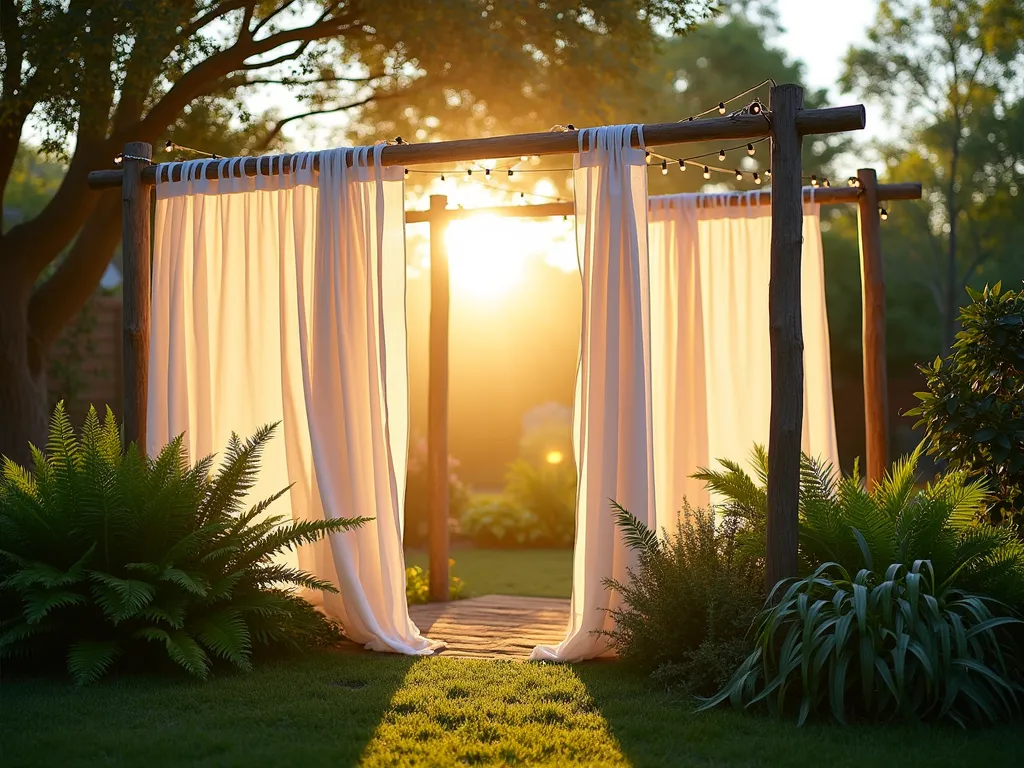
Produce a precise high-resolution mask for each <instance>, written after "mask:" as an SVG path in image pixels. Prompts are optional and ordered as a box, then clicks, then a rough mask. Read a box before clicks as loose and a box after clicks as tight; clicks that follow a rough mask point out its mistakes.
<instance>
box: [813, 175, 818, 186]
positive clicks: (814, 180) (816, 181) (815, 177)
mask: <svg viewBox="0 0 1024 768" xmlns="http://www.w3.org/2000/svg"><path fill="white" fill-rule="evenodd" d="M811 186H812V187H816V186H818V177H817V176H815V175H814V174H813V173H812V174H811Z"/></svg>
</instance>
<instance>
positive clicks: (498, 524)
mask: <svg viewBox="0 0 1024 768" xmlns="http://www.w3.org/2000/svg"><path fill="white" fill-rule="evenodd" d="M461 529H462V533H463V535H464V536H467V537H469V539H470V540H471V541H472V542H473V543H474V544H476V545H477V546H478V547H498V548H502V549H510V548H520V547H542V546H544V543H543V539H542V533H541V528H540V523H539V521H538V519H537V516H536V515H535V514H534V513H533V512H531V511H530V510H528V509H524V508H523V507H521V506H519V505H518V504H515V503H513V502H511V501H509V500H507V499H504V498H498V499H492V500H489V501H486V502H484V503H483V504H477V505H474V506H471V507H470V508H469V509H467V510H466V511H465V512H463V513H462V520H461Z"/></svg>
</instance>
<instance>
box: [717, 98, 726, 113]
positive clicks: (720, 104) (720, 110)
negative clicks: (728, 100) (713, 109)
mask: <svg viewBox="0 0 1024 768" xmlns="http://www.w3.org/2000/svg"><path fill="white" fill-rule="evenodd" d="M718 114H720V115H724V114H725V102H724V101H720V102H718Z"/></svg>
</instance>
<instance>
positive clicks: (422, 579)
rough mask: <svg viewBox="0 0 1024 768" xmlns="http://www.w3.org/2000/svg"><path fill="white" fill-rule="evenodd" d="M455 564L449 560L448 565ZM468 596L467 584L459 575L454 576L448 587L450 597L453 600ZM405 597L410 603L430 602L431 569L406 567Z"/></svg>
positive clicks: (416, 566)
mask: <svg viewBox="0 0 1024 768" xmlns="http://www.w3.org/2000/svg"><path fill="white" fill-rule="evenodd" d="M453 565H455V561H454V560H449V561H448V566H449V567H451V566H453ZM465 596H466V584H465V582H463V581H462V579H460V578H459V577H458V576H452V577H451V581H450V583H449V587H448V597H449V599H451V600H461V599H462V598H464V597H465ZM405 597H406V599H407V600H408V602H409V605H422V604H424V603H429V602H430V571H426V570H424V569H423V568H421V567H420V566H418V565H414V566H412V567H411V568H406V569H405Z"/></svg>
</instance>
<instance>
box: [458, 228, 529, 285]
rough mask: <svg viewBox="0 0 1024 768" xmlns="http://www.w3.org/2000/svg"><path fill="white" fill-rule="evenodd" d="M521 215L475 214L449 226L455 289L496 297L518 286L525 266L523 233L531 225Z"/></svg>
mask: <svg viewBox="0 0 1024 768" xmlns="http://www.w3.org/2000/svg"><path fill="white" fill-rule="evenodd" d="M523 223H524V222H523V221H522V220H521V219H502V218H498V217H497V216H486V215H484V216H474V217H473V218H471V219H461V220H458V221H453V222H452V223H451V224H450V225H449V227H448V264H449V269H450V271H451V281H452V290H454V291H459V292H460V293H464V294H469V295H471V296H476V297H479V298H494V297H495V296H498V295H501V294H503V293H506V292H508V291H511V290H514V289H516V288H518V287H519V285H520V283H521V282H522V279H523V272H524V271H525V266H526V256H527V253H528V251H527V248H526V247H525V243H524V242H523V240H522V238H523V237H529V235H530V234H531V231H532V230H531V228H530V227H529V226H523Z"/></svg>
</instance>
